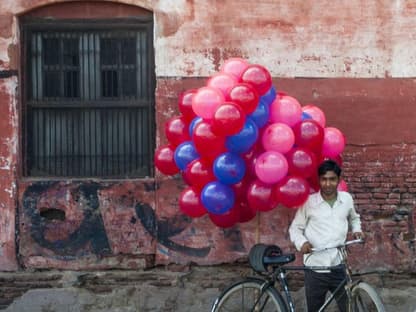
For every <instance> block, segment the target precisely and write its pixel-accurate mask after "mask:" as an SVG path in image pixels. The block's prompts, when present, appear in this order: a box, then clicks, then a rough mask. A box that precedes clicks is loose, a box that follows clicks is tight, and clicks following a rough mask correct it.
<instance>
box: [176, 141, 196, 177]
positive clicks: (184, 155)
mask: <svg viewBox="0 0 416 312" xmlns="http://www.w3.org/2000/svg"><path fill="white" fill-rule="evenodd" d="M197 158H199V154H198V152H197V151H196V149H195V146H194V143H192V141H185V142H183V143H181V144H179V145H178V146H177V147H176V149H175V153H174V154H173V159H174V160H175V164H176V166H178V168H179V169H180V170H185V168H186V166H187V165H188V164H189V163H190V162H191V161H193V160H194V159H197Z"/></svg>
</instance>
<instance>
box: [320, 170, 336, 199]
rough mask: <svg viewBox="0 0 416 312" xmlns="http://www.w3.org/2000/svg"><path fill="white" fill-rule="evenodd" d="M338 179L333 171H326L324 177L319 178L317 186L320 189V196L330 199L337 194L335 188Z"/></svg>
mask: <svg viewBox="0 0 416 312" xmlns="http://www.w3.org/2000/svg"><path fill="white" fill-rule="evenodd" d="M338 183H339V177H338V176H337V175H336V173H335V172H334V171H327V172H326V173H325V174H324V175H321V176H320V177H319V186H320V187H321V194H322V196H323V197H325V198H332V197H334V196H336V194H337V187H338Z"/></svg>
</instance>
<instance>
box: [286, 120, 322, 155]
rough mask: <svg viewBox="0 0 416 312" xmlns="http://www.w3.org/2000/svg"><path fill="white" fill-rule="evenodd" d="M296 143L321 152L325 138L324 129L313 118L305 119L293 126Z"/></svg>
mask: <svg viewBox="0 0 416 312" xmlns="http://www.w3.org/2000/svg"><path fill="white" fill-rule="evenodd" d="M293 133H294V134H295V144H296V145H297V146H300V147H306V148H308V149H310V150H311V151H313V152H320V151H321V148H322V143H323V140H324V129H323V128H322V127H321V125H320V124H319V123H318V122H317V121H315V120H312V119H305V120H302V121H301V122H298V123H297V124H296V125H294V126H293Z"/></svg>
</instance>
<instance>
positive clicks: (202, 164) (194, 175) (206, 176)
mask: <svg viewBox="0 0 416 312" xmlns="http://www.w3.org/2000/svg"><path fill="white" fill-rule="evenodd" d="M183 178H184V180H185V181H186V183H187V184H188V185H192V186H193V187H195V188H196V189H199V190H202V189H203V188H204V186H205V185H206V184H207V183H209V182H212V181H214V180H215V176H214V172H213V170H212V164H211V163H210V162H209V161H207V160H203V159H201V158H198V159H194V160H193V161H191V162H190V163H189V164H188V165H187V166H186V168H185V170H184V171H183Z"/></svg>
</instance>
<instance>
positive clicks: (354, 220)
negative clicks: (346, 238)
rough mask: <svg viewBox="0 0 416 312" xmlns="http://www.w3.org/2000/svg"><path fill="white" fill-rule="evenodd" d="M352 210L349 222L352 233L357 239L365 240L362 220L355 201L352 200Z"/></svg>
mask: <svg viewBox="0 0 416 312" xmlns="http://www.w3.org/2000/svg"><path fill="white" fill-rule="evenodd" d="M351 202H352V208H351V210H350V214H349V216H348V220H349V223H350V226H351V232H352V233H353V236H354V238H355V239H364V233H363V231H362V229H361V218H360V215H359V214H358V213H357V212H356V211H355V207H354V201H353V200H352V199H351Z"/></svg>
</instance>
